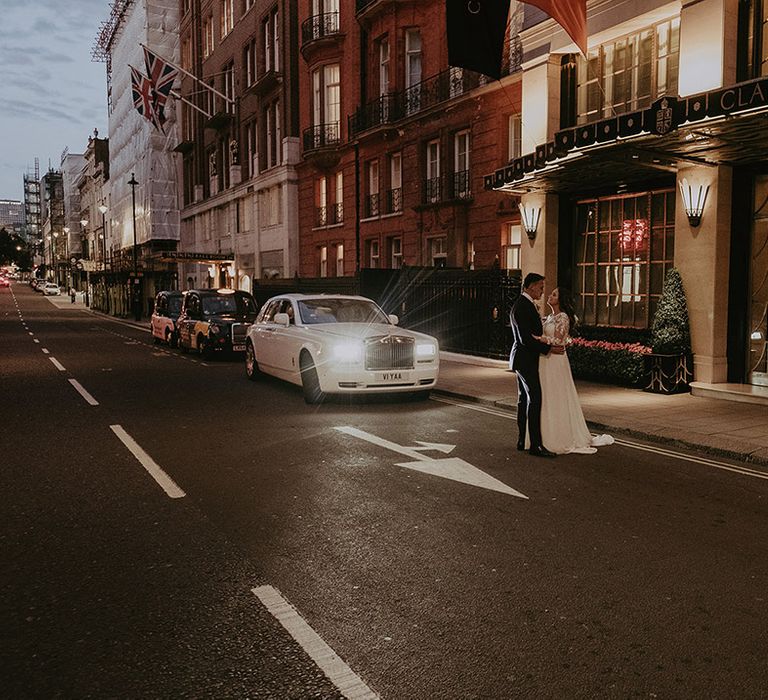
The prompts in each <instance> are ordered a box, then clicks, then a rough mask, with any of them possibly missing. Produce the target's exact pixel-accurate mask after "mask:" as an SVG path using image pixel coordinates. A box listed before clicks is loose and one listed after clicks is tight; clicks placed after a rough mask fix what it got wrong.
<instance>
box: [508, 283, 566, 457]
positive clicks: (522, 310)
mask: <svg viewBox="0 0 768 700" xmlns="http://www.w3.org/2000/svg"><path fill="white" fill-rule="evenodd" d="M542 294H544V276H543V275H540V274H538V273H536V272H529V273H528V274H527V275H526V276H525V280H523V291H522V293H521V294H520V296H519V297H518V299H517V301H516V302H515V304H514V306H513V307H512V311H511V312H510V314H509V320H510V322H511V324H512V334H513V336H514V340H513V344H512V353H511V356H510V363H511V366H512V369H513V370H515V372H517V396H518V398H517V427H518V429H519V431H520V436H519V437H518V439H517V449H518V450H524V449H525V428H526V425H527V427H528V432H529V433H530V436H531V447H530V449H529V450H528V451H529V452H530V454H531V455H533V456H534V457H554V456H555V454H554V452H550V451H549V450H548V449H547V448H546V447H544V445H543V444H542V441H541V383H540V382H539V355H546V354H547V353H550V352H552V353H562V352H564V350H563V348H562V346H557V345H547V344H546V343H542V342H541V341H539V340H536V338H534V337H533V336H535V335H536V336H541V334H542V332H543V329H542V326H541V316H540V315H539V312H538V310H537V309H536V306H535V304H534V302H535V301H538V300H539V299H541V295H542Z"/></svg>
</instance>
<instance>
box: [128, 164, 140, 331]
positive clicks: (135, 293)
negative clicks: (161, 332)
mask: <svg viewBox="0 0 768 700" xmlns="http://www.w3.org/2000/svg"><path fill="white" fill-rule="evenodd" d="M128 184H129V185H130V186H131V206H132V209H133V289H131V300H132V303H133V317H134V318H135V319H136V320H137V321H139V320H140V319H141V285H140V284H139V263H138V257H137V250H136V185H138V184H139V183H138V182H136V177H135V176H134V174H133V173H131V179H130V180H128Z"/></svg>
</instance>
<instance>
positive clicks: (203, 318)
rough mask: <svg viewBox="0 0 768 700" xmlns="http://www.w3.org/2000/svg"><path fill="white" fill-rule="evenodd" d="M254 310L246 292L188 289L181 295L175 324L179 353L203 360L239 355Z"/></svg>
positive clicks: (251, 297)
mask: <svg viewBox="0 0 768 700" xmlns="http://www.w3.org/2000/svg"><path fill="white" fill-rule="evenodd" d="M258 310H259V309H258V306H257V304H256V301H255V300H254V298H253V296H251V295H250V294H249V293H248V292H244V291H241V290H234V289H190V290H189V291H187V292H185V293H184V299H183V301H182V304H181V313H180V314H179V318H178V320H177V321H176V328H177V330H178V343H179V349H180V350H181V351H182V352H190V351H195V352H197V353H198V354H199V355H201V356H203V357H204V358H206V359H210V358H212V357H213V354H214V353H215V352H216V351H220V350H224V351H233V352H242V351H244V350H245V336H246V334H247V332H248V327H249V326H250V325H251V323H253V321H254V320H255V319H256V314H257V312H258Z"/></svg>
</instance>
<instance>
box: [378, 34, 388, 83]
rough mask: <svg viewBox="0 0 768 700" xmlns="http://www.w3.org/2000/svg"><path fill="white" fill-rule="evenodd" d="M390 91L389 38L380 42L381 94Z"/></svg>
mask: <svg viewBox="0 0 768 700" xmlns="http://www.w3.org/2000/svg"><path fill="white" fill-rule="evenodd" d="M388 93H389V39H387V37H384V38H383V39H382V40H381V41H380V42H379V96H383V95H386V94H388Z"/></svg>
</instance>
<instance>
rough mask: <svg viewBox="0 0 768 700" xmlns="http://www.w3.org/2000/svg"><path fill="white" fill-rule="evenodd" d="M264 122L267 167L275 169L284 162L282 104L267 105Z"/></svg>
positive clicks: (276, 102)
mask: <svg viewBox="0 0 768 700" xmlns="http://www.w3.org/2000/svg"><path fill="white" fill-rule="evenodd" d="M264 121H265V123H266V134H265V139H266V144H265V145H266V148H265V152H266V164H265V167H267V168H273V167H274V166H276V165H279V164H280V163H281V162H282V158H281V150H282V149H281V146H282V140H283V139H282V133H281V125H280V103H279V102H278V101H275V102H273V103H272V104H270V105H267V108H266V110H265V111H264Z"/></svg>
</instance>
